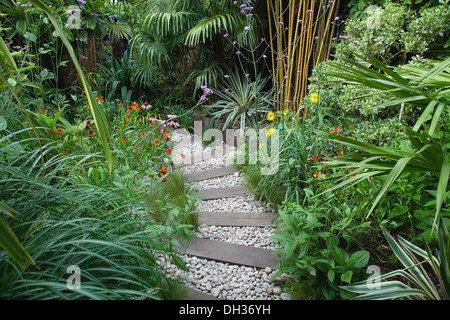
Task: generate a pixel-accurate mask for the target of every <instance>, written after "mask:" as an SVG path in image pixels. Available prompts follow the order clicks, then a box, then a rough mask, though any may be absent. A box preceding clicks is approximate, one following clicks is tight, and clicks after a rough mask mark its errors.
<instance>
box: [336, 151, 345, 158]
mask: <svg viewBox="0 0 450 320" xmlns="http://www.w3.org/2000/svg"><path fill="white" fill-rule="evenodd" d="M336 153H337V155H338V157H339V158H340V157H342V156H343V155H344V151H342V150H339V151H336Z"/></svg>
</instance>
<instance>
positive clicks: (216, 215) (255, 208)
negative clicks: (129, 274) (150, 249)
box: [169, 138, 289, 300]
mask: <svg viewBox="0 0 450 320" xmlns="http://www.w3.org/2000/svg"><path fill="white" fill-rule="evenodd" d="M189 139H192V138H189ZM190 142H191V143H190V144H188V145H187V146H185V147H184V148H183V149H182V150H178V154H181V153H182V152H184V158H186V155H191V156H192V155H193V154H197V155H198V154H200V153H203V157H196V156H192V157H191V159H188V160H187V161H183V162H184V163H183V164H178V165H177V167H178V168H179V169H181V170H183V172H184V176H185V183H186V184H187V186H188V187H189V188H190V190H192V191H191V192H193V194H194V195H196V196H197V197H199V198H200V199H201V201H200V202H198V203H197V209H198V210H199V217H198V219H199V227H198V229H197V232H196V235H195V236H194V237H193V238H192V239H191V241H190V242H189V243H187V242H186V243H183V244H182V248H180V249H181V250H182V251H183V252H184V260H185V263H186V267H187V270H188V271H187V272H186V271H181V270H179V269H177V268H176V267H175V266H173V268H172V269H170V268H169V271H172V272H173V275H174V276H178V277H179V276H182V277H183V278H184V280H185V284H186V286H187V287H188V288H189V294H188V296H187V298H186V300H208V299H228V300H257V299H260V300H275V299H289V295H288V294H287V293H283V292H282V290H281V287H280V286H277V285H274V283H273V282H271V281H270V279H271V277H272V276H273V274H274V273H275V272H276V266H277V265H278V263H279V258H277V257H276V256H275V255H274V254H273V251H274V250H275V248H276V247H275V245H274V244H273V242H272V241H271V240H270V239H269V238H268V237H269V236H270V233H271V231H272V230H273V229H274V228H275V226H274V225H273V222H274V219H275V218H276V214H275V212H273V210H271V209H268V208H266V207H265V206H264V204H263V203H261V202H260V201H258V199H257V198H256V197H255V196H254V195H253V194H252V192H251V191H249V190H248V189H247V188H246V187H245V181H244V179H243V177H242V176H241V175H240V173H239V171H238V169H237V168H236V167H235V166H233V164H232V159H233V155H234V154H235V148H233V147H230V146H227V145H225V144H223V143H222V144H221V146H220V147H219V148H221V147H223V148H224V149H221V150H224V151H225V152H223V153H222V152H219V153H218V154H215V153H214V151H213V152H210V151H211V150H214V149H212V148H210V147H208V148H203V147H202V146H201V142H200V145H198V143H197V145H196V144H195V142H194V141H193V140H191V141H190ZM215 150H216V151H217V150H218V149H217V148H216V149H215ZM174 157H175V158H176V155H174ZM178 160H180V159H178ZM277 280H279V281H283V280H285V279H283V277H281V278H278V279H277Z"/></svg>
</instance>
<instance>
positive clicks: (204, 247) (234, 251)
mask: <svg viewBox="0 0 450 320" xmlns="http://www.w3.org/2000/svg"><path fill="white" fill-rule="evenodd" d="M184 246H185V247H186V249H185V251H184V252H185V253H186V254H190V255H192V256H196V257H200V258H204V259H210V260H216V261H221V262H225V263H230V264H237V265H244V266H248V267H257V268H266V267H271V268H272V269H274V268H276V266H277V265H278V263H279V258H277V257H276V256H275V255H274V254H273V251H272V250H268V249H263V248H257V247H250V246H244V245H240V244H232V243H227V242H223V241H218V240H210V239H203V238H198V237H192V238H191V241H190V242H189V244H188V245H187V246H186V244H184Z"/></svg>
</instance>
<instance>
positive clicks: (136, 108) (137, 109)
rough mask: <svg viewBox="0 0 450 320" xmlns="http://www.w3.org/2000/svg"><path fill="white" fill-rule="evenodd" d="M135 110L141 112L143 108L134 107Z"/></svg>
mask: <svg viewBox="0 0 450 320" xmlns="http://www.w3.org/2000/svg"><path fill="white" fill-rule="evenodd" d="M133 110H136V111H139V110H141V108H139V107H137V106H133Z"/></svg>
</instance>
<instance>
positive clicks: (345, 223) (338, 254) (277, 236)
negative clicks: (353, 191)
mask: <svg viewBox="0 0 450 320" xmlns="http://www.w3.org/2000/svg"><path fill="white" fill-rule="evenodd" d="M306 192H307V193H308V194H309V195H308V196H307V197H306V198H309V197H310V196H311V195H312V194H313V193H312V191H311V190H306ZM353 219H356V217H355V216H353V215H352V213H351V209H350V208H348V207H347V208H346V209H345V210H344V206H341V207H334V208H333V206H318V205H317V202H316V203H315V205H311V206H302V205H300V204H298V203H295V202H289V201H286V202H284V203H283V205H282V206H280V209H279V218H278V220H279V222H280V227H279V229H277V230H275V231H274V232H273V235H272V236H271V237H270V238H271V240H273V241H274V242H275V243H276V244H278V245H280V246H281V249H277V250H276V253H275V254H276V255H277V256H279V257H280V258H281V262H280V264H279V266H278V267H279V268H278V272H277V274H276V275H275V276H274V278H275V277H276V276H278V275H280V274H282V273H283V272H286V273H288V274H291V275H292V277H293V279H294V280H297V281H300V280H301V281H306V282H307V283H308V284H309V285H310V286H317V285H319V286H320V288H321V291H322V295H323V297H324V298H325V299H336V298H338V296H336V293H339V294H340V297H341V298H344V299H348V298H350V295H348V294H347V293H346V292H344V291H342V290H341V289H339V288H338V287H339V286H340V285H343V284H346V283H347V284H350V283H352V282H353V281H355V280H361V279H363V277H364V272H363V271H362V270H363V268H365V267H366V265H367V263H368V261H369V256H370V255H369V252H368V251H366V250H355V249H354V247H353V248H351V246H352V242H353V241H352V239H353V237H354V236H355V235H356V233H359V232H363V231H365V230H367V228H368V227H369V225H370V223H369V222H363V223H361V224H358V223H357V221H352V220H353ZM343 239H345V241H343Z"/></svg>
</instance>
